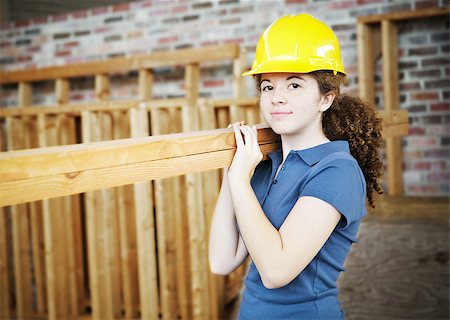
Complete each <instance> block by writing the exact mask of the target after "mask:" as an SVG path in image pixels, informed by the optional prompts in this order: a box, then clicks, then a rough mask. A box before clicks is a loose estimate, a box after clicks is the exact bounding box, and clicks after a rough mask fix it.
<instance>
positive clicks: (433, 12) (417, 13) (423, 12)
mask: <svg viewBox="0 0 450 320" xmlns="http://www.w3.org/2000/svg"><path fill="white" fill-rule="evenodd" d="M449 13H450V7H439V8H426V9H420V10H407V11H398V12H390V13H383V14H376V15H369V16H360V17H358V20H357V23H361V24H367V23H380V22H381V21H383V20H390V21H401V20H409V19H417V18H429V17H435V16H444V15H448V14H449Z"/></svg>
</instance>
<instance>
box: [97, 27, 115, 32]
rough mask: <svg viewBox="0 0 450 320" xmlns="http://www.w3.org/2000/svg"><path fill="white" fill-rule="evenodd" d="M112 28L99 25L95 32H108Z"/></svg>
mask: <svg viewBox="0 0 450 320" xmlns="http://www.w3.org/2000/svg"><path fill="white" fill-rule="evenodd" d="M110 30H111V27H98V28H97V29H95V33H103V32H107V31H110Z"/></svg>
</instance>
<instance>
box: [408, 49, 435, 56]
mask: <svg viewBox="0 0 450 320" xmlns="http://www.w3.org/2000/svg"><path fill="white" fill-rule="evenodd" d="M436 53H437V48H436V47H428V48H426V47H425V48H413V49H409V50H408V55H409V56H426V55H432V54H436Z"/></svg>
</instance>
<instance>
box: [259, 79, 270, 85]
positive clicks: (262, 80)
mask: <svg viewBox="0 0 450 320" xmlns="http://www.w3.org/2000/svg"><path fill="white" fill-rule="evenodd" d="M264 81H267V82H270V80H268V79H261V82H260V83H259V84H261V83H263V82H264Z"/></svg>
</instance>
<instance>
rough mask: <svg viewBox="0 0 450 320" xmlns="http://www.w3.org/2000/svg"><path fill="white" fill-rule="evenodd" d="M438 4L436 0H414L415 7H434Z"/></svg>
mask: <svg viewBox="0 0 450 320" xmlns="http://www.w3.org/2000/svg"><path fill="white" fill-rule="evenodd" d="M438 4H439V1H438V0H426V1H416V9H424V8H436V7H437V6H438Z"/></svg>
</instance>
